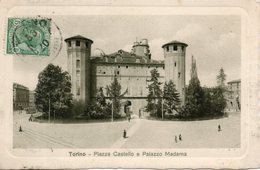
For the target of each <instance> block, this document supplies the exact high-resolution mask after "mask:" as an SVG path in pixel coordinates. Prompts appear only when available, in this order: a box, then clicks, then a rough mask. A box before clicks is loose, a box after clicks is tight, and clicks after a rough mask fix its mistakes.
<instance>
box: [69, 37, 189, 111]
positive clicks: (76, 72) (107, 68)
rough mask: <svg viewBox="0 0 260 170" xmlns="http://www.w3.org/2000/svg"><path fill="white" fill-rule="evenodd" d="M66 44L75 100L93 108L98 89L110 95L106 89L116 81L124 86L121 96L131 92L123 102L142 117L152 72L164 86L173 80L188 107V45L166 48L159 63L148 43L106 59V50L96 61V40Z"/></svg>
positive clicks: (173, 43)
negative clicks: (186, 83) (186, 94)
mask: <svg viewBox="0 0 260 170" xmlns="http://www.w3.org/2000/svg"><path fill="white" fill-rule="evenodd" d="M65 42H66V43H67V49H68V50H67V51H68V72H69V74H70V75H71V83H72V94H73V97H74V99H75V100H78V101H83V102H84V103H86V104H90V102H91V101H92V100H94V99H95V97H96V93H97V90H98V89H100V88H103V90H104V93H105V95H106V87H107V86H108V85H110V84H111V83H112V82H113V80H114V78H115V77H116V78H117V79H118V81H119V83H120V84H121V86H122V89H121V92H122V93H123V92H124V91H126V90H127V93H126V95H125V96H124V97H123V99H122V102H123V103H129V102H128V101H130V103H131V112H133V114H135V115H139V116H140V115H142V113H141V112H143V110H145V106H146V105H147V95H148V89H147V86H148V84H147V79H150V78H151V70H153V69H157V70H158V72H159V81H160V82H162V83H164V82H165V81H169V80H173V82H174V83H175V85H176V89H177V90H178V92H179V93H180V98H181V101H182V104H184V98H185V90H184V89H185V53H186V52H185V51H186V47H187V44H185V43H182V42H178V41H171V42H169V43H167V44H164V45H163V46H162V48H163V50H164V57H165V61H157V60H153V59H152V55H151V53H150V49H149V44H148V40H147V39H142V40H140V41H139V42H138V41H136V42H134V43H133V47H132V50H131V52H127V51H124V50H121V49H119V50H118V51H116V52H114V53H112V54H108V55H106V54H105V53H104V52H103V50H99V52H98V53H95V56H92V57H91V56H90V52H91V44H92V43H93V41H92V40H90V39H88V38H84V37H82V36H74V37H70V38H67V39H65ZM97 54H100V55H97ZM161 89H163V84H162V85H161ZM122 107H124V106H122ZM121 110H124V109H121Z"/></svg>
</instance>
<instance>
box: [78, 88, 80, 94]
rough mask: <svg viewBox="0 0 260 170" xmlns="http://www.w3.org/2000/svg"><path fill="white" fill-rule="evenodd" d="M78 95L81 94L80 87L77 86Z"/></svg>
mask: <svg viewBox="0 0 260 170" xmlns="http://www.w3.org/2000/svg"><path fill="white" fill-rule="evenodd" d="M77 95H78V96H79V95H80V88H77Z"/></svg>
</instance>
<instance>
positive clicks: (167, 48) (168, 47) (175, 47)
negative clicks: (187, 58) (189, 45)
mask: <svg viewBox="0 0 260 170" xmlns="http://www.w3.org/2000/svg"><path fill="white" fill-rule="evenodd" d="M177 50H178V46H177V45H174V46H173V51H177ZM181 50H182V51H184V46H181ZM166 51H170V46H167V47H166Z"/></svg>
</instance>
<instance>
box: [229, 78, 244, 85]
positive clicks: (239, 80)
mask: <svg viewBox="0 0 260 170" xmlns="http://www.w3.org/2000/svg"><path fill="white" fill-rule="evenodd" d="M227 83H228V84H232V83H241V79H237V80H232V81H229V82H227Z"/></svg>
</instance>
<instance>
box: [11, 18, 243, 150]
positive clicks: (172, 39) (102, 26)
mask: <svg viewBox="0 0 260 170" xmlns="http://www.w3.org/2000/svg"><path fill="white" fill-rule="evenodd" d="M240 25H241V18H240V16H236V15H230V16H217V15H211V16H205V15H204V16H203V15H201V16H190V15H166V16H165V15H159V16H151V15H150V16H149V15H147V16H146V15H145V16H144V15H134V16H127V15H123V16H120V15H119V16H114V15H112V16H100V15H99V16H52V17H50V16H44V17H43V16H35V17H31V16H30V17H22V18H19V17H17V18H8V30H7V31H8V35H7V47H8V48H7V53H11V54H15V56H14V58H13V60H14V61H13V72H14V73H13V74H14V76H13V148H240V144H241V139H240V137H241V135H240V134H241V130H240V129H241V119H240V118H241V82H243V81H241V74H240V72H241V44H240V42H241V27H240ZM61 47H62V48H61Z"/></svg>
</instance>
